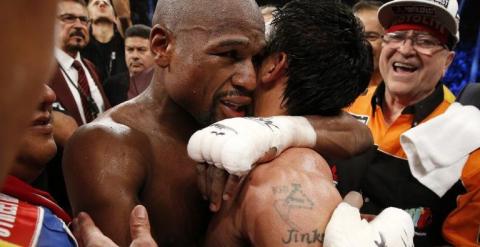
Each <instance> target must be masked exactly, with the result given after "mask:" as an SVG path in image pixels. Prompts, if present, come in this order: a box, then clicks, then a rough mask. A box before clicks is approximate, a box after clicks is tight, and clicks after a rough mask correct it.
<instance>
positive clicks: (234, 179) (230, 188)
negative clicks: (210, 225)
mask: <svg viewBox="0 0 480 247" xmlns="http://www.w3.org/2000/svg"><path fill="white" fill-rule="evenodd" d="M239 183H240V177H239V176H237V175H232V174H230V175H229V176H228V178H227V182H226V183H225V189H224V190H223V195H222V199H223V200H225V201H228V200H230V198H231V197H232V195H233V192H234V191H235V190H236V189H237V187H238V184H239Z"/></svg>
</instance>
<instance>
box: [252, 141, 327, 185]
mask: <svg viewBox="0 0 480 247" xmlns="http://www.w3.org/2000/svg"><path fill="white" fill-rule="evenodd" d="M250 176H251V179H252V180H251V182H252V185H253V184H256V183H260V184H262V183H265V182H266V181H273V180H276V179H279V180H283V179H286V176H288V177H291V176H300V177H302V176H315V177H319V178H323V179H325V180H328V181H332V174H331V172H330V168H329V167H328V164H327V162H326V161H325V159H324V158H323V157H322V156H321V155H320V154H318V153H317V152H315V151H314V150H312V149H308V148H289V149H287V150H285V151H284V152H283V153H282V154H280V155H279V156H278V157H277V158H275V159H274V160H272V161H270V162H267V163H265V164H261V165H259V166H258V167H257V168H256V169H254V170H253V171H252V173H251V174H250ZM264 176H267V177H268V179H264ZM277 176H279V177H278V178H277Z"/></svg>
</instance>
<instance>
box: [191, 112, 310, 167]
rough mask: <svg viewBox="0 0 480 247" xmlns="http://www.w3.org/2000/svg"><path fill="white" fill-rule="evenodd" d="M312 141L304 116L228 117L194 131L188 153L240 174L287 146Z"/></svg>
mask: <svg viewBox="0 0 480 247" xmlns="http://www.w3.org/2000/svg"><path fill="white" fill-rule="evenodd" d="M315 142H316V134H315V130H314V129H313V127H312V126H311V125H310V123H309V122H308V120H307V119H306V118H304V117H292V116H277V117H270V118H230V119H225V120H222V121H219V122H217V123H214V124H212V125H210V126H208V127H206V128H204V129H202V130H199V131H197V132H195V134H193V136H192V137H191V138H190V141H189V142H188V155H189V156H190V158H192V159H193V160H195V161H196V162H200V163H203V162H206V163H208V164H214V165H215V166H216V167H218V168H221V169H225V170H226V171H227V172H229V173H230V174H235V175H238V176H242V175H244V174H246V173H248V171H250V169H251V168H252V166H253V165H254V164H255V163H257V162H259V161H266V160H268V158H270V159H273V158H274V157H276V156H277V155H278V154H280V153H281V152H282V151H283V150H285V149H286V148H288V147H313V146H314V145H315ZM267 156H269V157H268V158H267Z"/></svg>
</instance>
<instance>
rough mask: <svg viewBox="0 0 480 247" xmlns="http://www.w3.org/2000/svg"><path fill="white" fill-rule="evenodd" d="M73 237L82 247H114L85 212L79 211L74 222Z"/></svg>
mask: <svg viewBox="0 0 480 247" xmlns="http://www.w3.org/2000/svg"><path fill="white" fill-rule="evenodd" d="M74 232H75V237H77V241H78V242H79V245H80V246H84V247H101V246H103V247H114V246H115V247H116V246H118V245H116V244H115V243H114V242H113V241H112V240H111V239H109V238H107V237H106V236H105V235H103V233H102V232H101V231H100V229H98V227H97V226H96V225H95V223H94V222H93V220H92V218H90V216H89V215H88V214H87V213H84V212H81V213H79V214H78V217H77V218H76V219H75V222H74Z"/></svg>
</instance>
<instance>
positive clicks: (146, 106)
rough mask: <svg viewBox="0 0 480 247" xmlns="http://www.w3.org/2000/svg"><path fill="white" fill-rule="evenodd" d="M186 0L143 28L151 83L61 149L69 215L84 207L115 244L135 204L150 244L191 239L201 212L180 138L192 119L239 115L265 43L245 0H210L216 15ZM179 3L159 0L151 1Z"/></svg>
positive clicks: (197, 236)
mask: <svg viewBox="0 0 480 247" xmlns="http://www.w3.org/2000/svg"><path fill="white" fill-rule="evenodd" d="M195 3H198V6H197V4H195V6H194V7H192V6H187V8H178V9H182V10H181V11H180V12H178V11H179V10H178V9H177V12H175V13H176V16H177V17H178V15H179V13H183V12H182V11H185V12H188V13H183V14H185V15H186V16H187V15H188V16H190V17H188V18H187V17H186V18H184V19H182V23H171V22H172V21H171V20H170V19H165V20H164V19H162V18H168V16H167V15H166V14H165V15H164V14H163V13H162V14H159V13H156V14H157V15H159V16H161V17H160V18H156V19H155V21H156V23H159V24H157V25H155V26H154V27H153V30H152V33H151V40H150V42H151V48H152V52H153V54H154V57H155V63H156V65H157V66H156V71H155V75H154V78H153V80H152V83H151V85H150V87H149V88H147V89H146V90H145V92H144V93H143V94H141V95H139V96H138V97H137V98H135V99H132V100H130V101H127V102H125V103H123V104H120V105H118V106H117V107H115V108H113V109H111V110H110V111H108V112H106V113H105V114H103V115H102V116H100V117H99V118H98V119H97V120H96V121H94V122H92V123H91V124H88V125H85V126H82V127H81V128H80V129H79V130H78V131H77V132H76V133H75V134H74V135H73V136H72V138H71V139H70V141H69V144H68V145H67V147H66V149H65V154H64V160H63V165H64V173H65V177H66V179H65V180H66V181H67V191H68V194H69V197H70V200H71V204H72V208H73V211H74V213H78V212H80V211H86V212H87V213H88V214H90V215H91V216H92V218H93V220H94V222H95V224H96V225H97V226H98V227H99V229H100V230H101V231H102V232H103V233H104V234H105V235H106V236H108V237H110V238H112V240H114V242H115V243H117V244H118V245H120V246H127V245H128V244H129V243H130V234H129V231H128V219H129V215H130V212H131V210H132V209H133V207H134V206H135V205H136V204H139V203H141V204H143V205H145V206H146V208H147V210H148V214H149V217H150V219H151V220H152V222H151V227H152V235H153V237H154V238H155V240H156V241H157V243H158V245H159V246H198V245H199V243H200V242H201V237H202V236H203V235H204V232H205V230H206V228H207V223H208V219H209V211H208V208H207V202H206V201H204V200H203V199H202V197H201V194H200V192H199V190H198V188H197V186H196V172H195V164H194V162H193V161H192V160H190V158H189V157H188V156H187V151H186V150H187V149H186V144H187V142H188V138H189V137H190V136H191V135H192V134H193V132H194V131H195V130H197V129H199V128H200V127H201V126H200V125H199V124H198V122H197V121H196V120H200V119H201V120H203V119H205V117H207V118H210V117H211V118H212V119H215V120H217V119H223V118H226V117H233V116H236V115H241V114H243V115H244V114H245V112H244V111H243V107H242V105H245V104H246V103H249V102H251V98H250V97H249V96H248V95H249V94H251V93H249V91H251V90H253V89H254V87H255V71H254V67H253V63H252V57H253V56H254V55H256V54H257V53H258V52H259V51H260V50H261V49H262V47H263V43H264V41H263V40H264V34H263V33H264V30H263V29H264V24H263V21H262V19H261V14H260V12H259V11H258V9H257V6H256V5H255V3H254V1H239V2H235V4H233V3H230V2H229V4H226V3H224V2H223V1H215V2H214V3H215V4H220V5H219V6H228V7H227V9H226V11H225V12H223V10H224V9H223V7H222V8H220V7H218V6H217V7H218V8H216V7H215V8H213V9H219V10H222V11H220V13H218V14H215V15H212V13H211V11H212V6H211V5H210V4H207V3H213V2H211V1H209V0H205V1H195ZM182 4H183V3H181V2H176V1H169V0H168V1H167V0H162V1H159V6H160V5H162V6H175V7H178V6H180V5H182ZM202 6H205V7H204V8H208V11H207V9H202ZM207 6H208V7H207ZM182 7H183V6H182ZM159 9H160V8H158V9H157V11H156V12H159V11H164V10H163V9H162V10H159ZM185 9H187V10H185ZM190 9H196V11H197V9H198V11H199V13H196V12H195V13H190V12H189V11H188V10H190ZM192 15H196V17H194V16H192ZM257 16H258V17H257ZM254 17H255V18H254ZM171 18H174V17H173V16H172V17H171ZM219 20H222V21H219ZM172 33H175V35H173V34H172Z"/></svg>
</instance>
